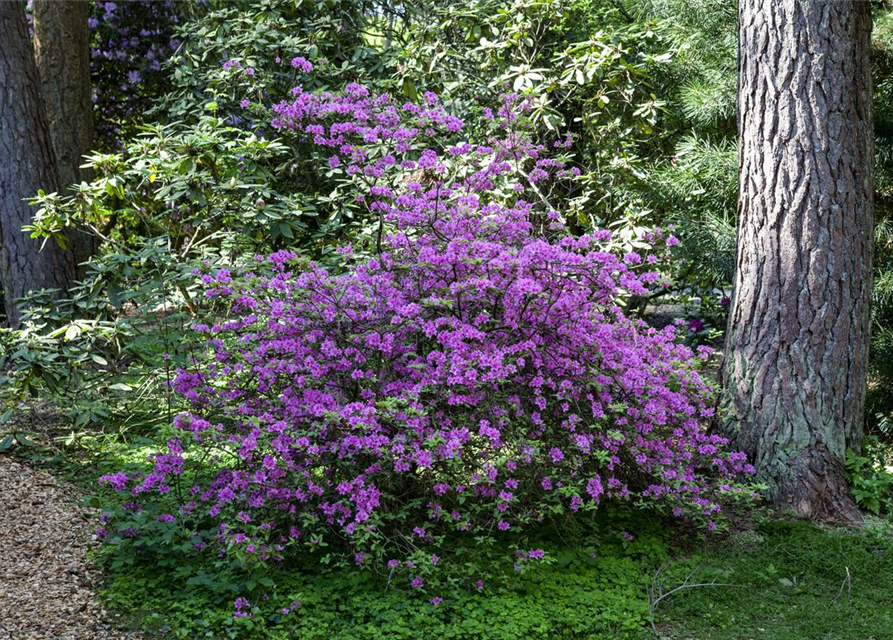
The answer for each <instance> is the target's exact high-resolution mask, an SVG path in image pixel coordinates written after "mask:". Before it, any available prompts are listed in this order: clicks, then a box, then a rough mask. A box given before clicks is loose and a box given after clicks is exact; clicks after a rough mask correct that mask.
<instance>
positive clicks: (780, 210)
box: [721, 0, 874, 521]
mask: <svg viewBox="0 0 893 640" xmlns="http://www.w3.org/2000/svg"><path fill="white" fill-rule="evenodd" d="M739 20H740V23H739V38H740V40H739V70H738V77H739V93H738V96H739V98H738V99H739V104H738V109H739V116H738V119H739V121H738V128H739V137H740V150H739V203H738V249H737V263H736V272H735V280H734V294H733V298H732V307H731V310H730V316H729V325H728V332H727V339H726V340H727V342H726V350H725V359H724V364H723V386H724V389H723V395H722V402H721V409H722V413H721V415H722V420H723V424H722V428H723V430H724V431H725V432H726V434H727V435H728V436H730V437H731V438H732V441H733V443H734V444H735V445H736V446H737V447H738V448H740V449H741V450H743V451H745V452H746V453H748V455H749V456H750V457H751V459H752V461H753V464H754V466H755V467H756V469H757V478H758V480H760V481H762V482H765V483H767V484H768V486H769V490H768V495H769V497H770V498H771V499H773V500H774V501H775V503H776V505H777V506H778V507H780V508H782V509H785V510H792V511H793V512H794V513H795V514H797V515H798V516H801V517H806V518H816V519H822V520H829V521H858V520H860V519H861V516H860V514H859V512H858V509H857V508H856V505H855V502H854V501H853V499H852V496H851V495H850V492H849V489H848V487H847V483H846V478H845V475H844V468H843V460H844V456H845V451H846V449H847V447H851V448H853V449H856V450H858V448H859V444H860V441H861V438H862V425H863V423H862V419H863V417H862V412H863V406H864V399H865V386H866V384H865V383H866V371H867V368H866V367H867V363H868V344H869V328H870V308H869V305H870V296H871V283H872V271H871V267H872V253H873V247H872V225H873V214H872V199H873V180H872V172H873V165H874V143H873V133H872V114H871V108H872V107H871V99H872V92H871V75H870V32H871V16H870V9H869V3H868V2H863V1H849V0H845V1H841V0H775V1H773V2H765V1H764V0H740V2H739Z"/></svg>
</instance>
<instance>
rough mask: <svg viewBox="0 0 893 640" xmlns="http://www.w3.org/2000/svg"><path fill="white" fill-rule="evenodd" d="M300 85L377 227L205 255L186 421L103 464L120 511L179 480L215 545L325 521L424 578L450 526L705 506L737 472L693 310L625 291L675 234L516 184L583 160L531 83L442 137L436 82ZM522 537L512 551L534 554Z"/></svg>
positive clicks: (497, 531) (500, 532)
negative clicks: (465, 129) (598, 222)
mask: <svg viewBox="0 0 893 640" xmlns="http://www.w3.org/2000/svg"><path fill="white" fill-rule="evenodd" d="M296 66H298V65H296ZM294 96H295V100H294V101H292V102H287V103H282V104H279V105H277V106H276V107H275V108H274V111H275V118H276V120H275V121H274V126H276V127H279V128H280V129H282V130H288V131H291V132H293V134H294V135H301V136H305V137H307V138H309V139H311V140H312V143H313V144H314V145H316V146H318V147H320V148H322V149H325V150H326V153H327V154H329V156H328V157H329V159H328V165H329V167H330V168H345V171H346V172H347V173H348V174H352V175H355V176H357V179H358V181H357V187H358V189H359V192H358V194H357V197H358V199H360V200H362V201H363V202H365V203H366V204H367V206H368V207H369V209H370V211H373V212H375V213H376V214H377V215H378V216H379V218H380V220H381V221H382V227H381V229H382V230H383V231H384V230H386V233H383V235H382V236H380V242H379V247H378V249H379V251H378V252H377V253H376V254H375V255H374V257H371V258H363V257H352V255H351V254H352V249H351V247H349V246H348V247H344V248H342V250H341V252H342V254H343V256H344V259H345V261H346V263H348V264H349V265H350V266H349V268H347V269H345V271H343V272H340V273H332V272H329V271H327V270H325V269H323V268H322V267H320V266H319V265H316V264H314V263H312V262H307V261H305V260H302V259H300V258H299V257H298V256H296V255H295V254H294V253H292V252H289V251H279V252H277V253H274V254H273V255H270V256H268V257H261V256H258V257H257V258H256V259H255V265H254V266H253V267H251V268H248V269H245V270H244V271H242V272H239V273H235V272H230V271H226V270H220V271H217V272H216V273H209V274H205V275H204V276H203V280H204V282H205V284H206V287H207V291H206V293H207V295H208V296H209V297H212V298H215V299H218V300H221V301H225V302H227V306H228V308H229V310H230V312H229V315H228V317H226V318H222V319H220V320H219V322H218V323H217V324H213V325H212V326H208V325H197V326H196V327H195V329H196V330H198V331H200V332H202V333H203V334H204V335H205V336H206V338H207V344H208V347H209V357H208V358H207V360H206V361H205V362H204V363H203V364H202V366H201V367H197V368H196V369H195V370H189V371H186V370H184V371H180V372H179V374H178V376H177V378H176V380H175V382H174V387H175V390H176V391H177V392H178V393H179V394H181V395H182V396H183V397H184V398H185V399H186V400H187V401H188V402H189V404H190V406H191V409H190V410H189V411H188V412H185V413H183V414H181V415H180V416H178V417H177V418H176V422H175V427H176V429H177V431H178V432H179V436H178V437H176V438H173V439H171V440H170V442H169V443H168V445H167V451H166V452H164V453H159V454H157V455H156V456H155V457H154V460H153V465H154V466H153V468H152V470H151V471H150V472H148V473H145V474H143V475H137V476H134V477H127V476H126V475H124V474H123V473H117V474H111V475H109V476H106V477H104V478H103V479H102V482H103V483H105V484H108V485H109V486H112V487H113V488H115V489H116V490H119V491H122V492H125V493H126V494H128V496H129V497H128V500H130V501H131V502H130V503H129V504H130V505H131V506H130V510H131V511H133V510H136V509H141V508H142V506H141V505H144V504H148V503H158V502H163V501H165V500H172V499H173V498H172V496H173V495H176V496H178V498H177V504H176V507H175V509H176V512H175V513H165V514H164V515H165V516H169V517H171V518H176V519H178V521H180V522H182V523H183V524H184V526H188V528H190V529H191V530H195V529H196V528H197V523H199V522H208V519H209V518H210V519H211V521H213V523H214V526H213V529H211V530H208V531H207V533H206V535H205V539H203V540H202V541H201V542H200V544H202V545H205V544H208V543H212V544H215V545H216V547H217V548H218V549H219V550H220V551H221V552H224V551H226V552H229V553H235V554H237V555H238V557H239V558H240V559H242V560H244V561H250V560H255V561H258V562H267V561H270V560H280V559H283V558H285V557H287V556H288V555H289V554H293V553H295V551H297V550H299V549H305V550H307V551H318V550H320V549H322V548H323V547H326V548H327V549H328V550H331V551H334V552H336V553H337V554H339V556H340V558H342V559H343V561H344V562H347V563H350V564H353V565H358V566H367V565H374V566H375V567H376V568H377V569H379V570H380V571H382V572H383V573H385V574H387V575H391V576H392V578H394V579H396V578H397V577H400V578H401V579H403V580H405V586H407V587H408V588H411V589H416V590H420V591H425V590H427V589H429V585H431V584H434V583H436V575H437V572H439V571H441V570H442V567H444V566H449V564H450V560H451V559H452V550H453V549H455V547H456V545H455V544H454V541H455V540H456V539H457V538H461V537H466V538H480V537H481V536H483V537H488V538H499V537H503V538H505V539H506V540H515V539H517V540H520V539H521V538H522V537H523V536H524V535H525V532H529V530H530V528H531V527H532V526H534V525H535V524H536V523H537V522H539V521H542V520H543V519H545V518H548V517H551V516H552V515H554V514H556V513H564V514H566V515H567V516H581V517H582V516H583V515H584V514H585V513H587V512H591V511H593V510H595V509H596V508H598V506H599V505H600V504H602V503H604V502H606V501H629V502H632V503H635V504H645V505H653V506H654V507H655V508H660V509H664V510H666V511H667V512H668V513H672V514H674V515H676V516H678V517H680V518H686V519H689V520H690V521H692V522H695V523H699V524H701V525H703V526H705V527H707V528H713V526H714V522H715V521H716V518H717V515H718V513H719V511H720V503H721V501H722V500H723V498H724V497H725V496H732V495H749V489H748V488H747V487H746V485H743V484H741V483H740V481H739V480H740V478H739V475H740V474H746V473H748V472H751V471H752V469H751V468H750V467H749V465H747V464H746V460H745V459H744V456H743V454H740V453H736V452H730V451H728V450H727V448H726V445H727V442H726V440H724V439H723V438H721V437H719V436H717V435H708V434H707V433H705V430H704V429H703V426H702V425H703V423H704V421H706V420H709V419H710V417H711V415H712V413H713V409H712V406H711V402H710V398H711V388H710V385H709V383H707V382H706V381H705V380H704V379H702V377H701V376H700V375H699V374H698V371H697V359H698V356H696V355H695V354H694V353H693V352H692V351H691V350H690V349H689V348H687V347H685V346H683V345H681V344H679V342H678V340H677V331H678V330H679V327H676V326H669V327H666V328H664V329H660V330H658V329H655V328H651V327H649V326H647V325H646V324H645V323H644V322H642V321H638V320H633V319H630V318H628V317H626V316H625V314H624V313H623V311H622V308H621V304H620V302H621V301H622V299H623V298H624V297H625V296H628V295H631V294H632V295H645V294H647V293H648V292H649V291H653V290H654V289H655V288H656V287H661V286H663V285H664V284H665V281H664V279H663V278H662V277H661V275H660V274H659V273H658V271H657V270H656V268H655V265H656V263H657V262H658V261H659V257H661V256H663V255H664V254H666V253H667V249H666V247H667V245H672V244H673V243H674V240H675V239H674V238H672V236H669V237H668V236H666V235H665V234H663V233H662V232H661V231H660V230H656V231H654V232H653V233H649V234H647V235H645V236H643V237H642V238H641V240H642V244H646V243H647V245H649V246H652V247H655V249H654V250H653V251H650V252H643V253H627V254H625V255H618V254H617V253H616V252H613V251H610V250H607V247H608V246H609V243H610V240H611V234H610V232H607V231H597V232H594V233H591V234H586V235H582V236H576V237H575V236H573V235H571V234H569V233H567V232H566V231H565V230H564V227H563V225H562V223H561V219H560V216H558V215H557V214H556V213H555V211H554V210H552V209H550V208H549V207H548V206H547V203H546V202H542V201H540V202H537V201H536V200H535V199H534V198H530V199H527V198H526V196H528V195H534V196H535V195H537V194H542V191H541V190H540V189H539V186H540V185H542V184H545V183H548V182H549V181H552V180H556V179H558V178H560V177H562V176H564V175H567V174H568V173H569V171H570V170H569V169H567V168H566V166H565V163H564V162H563V161H561V160H556V159H554V158H550V157H549V156H548V154H547V153H546V149H545V148H544V147H543V146H541V145H535V144H532V143H531V142H530V141H529V140H527V139H526V138H525V137H524V135H523V130H522V129H521V128H519V127H518V126H516V125H517V119H516V118H517V113H518V112H519V111H521V112H523V109H524V108H525V105H524V103H523V102H520V101H519V100H518V99H517V98H515V97H511V96H510V97H508V98H507V100H506V102H505V104H504V105H503V106H502V108H501V109H500V110H499V112H498V113H497V114H496V115H494V116H493V118H494V125H495V128H496V131H497V133H498V134H499V135H494V136H493V137H491V138H489V139H487V140H485V141H484V143H483V144H472V143H470V142H467V141H461V139H460V140H458V141H453V142H450V143H444V144H441V146H440V147H439V148H437V149H435V148H430V147H425V146H424V145H423V144H422V143H423V142H425V141H430V140H434V139H440V140H442V141H445V140H448V139H449V134H461V132H462V123H461V122H460V121H459V120H457V119H455V118H453V117H451V116H450V115H449V114H448V113H447V112H446V111H445V110H444V109H443V108H442V107H441V106H440V105H439V103H438V100H437V97H436V96H433V95H429V96H426V97H425V103H424V104H423V105H414V104H406V105H395V104H394V103H393V101H392V100H391V99H390V98H389V97H387V96H377V97H372V96H370V95H369V94H368V92H367V91H366V90H365V89H363V88H362V87H360V86H358V85H351V86H349V87H347V89H346V91H345V92H344V93H341V94H334V93H319V94H314V93H304V92H303V91H302V90H300V89H296V90H295V92H294ZM560 144H561V145H564V143H563V142H562V143H560ZM398 169H399V170H402V172H401V171H398ZM190 452H191V453H192V455H190ZM190 466H193V467H195V472H193V473H186V471H187V469H188V468H189V467H190ZM187 479H188V481H187ZM172 489H176V490H175V491H172ZM113 525H114V522H106V523H105V524H104V528H105V530H106V531H112V530H113ZM122 526H123V525H122ZM119 535H120V534H119ZM137 535H138V532H137ZM525 549H527V547H525V548H524V549H520V548H519V550H518V553H517V554H516V555H515V558H514V559H513V563H514V566H515V568H516V569H518V570H522V569H524V568H525V567H527V566H528V565H530V564H534V563H536V562H539V561H542V560H543V559H544V556H545V554H544V552H543V551H542V550H541V549H529V550H525ZM431 576H435V578H433V579H432V577H431ZM467 579H468V581H469V585H479V586H478V588H482V586H483V582H482V581H481V580H480V576H476V575H470V576H467ZM429 595H430V593H429ZM435 600H436V601H437V602H439V601H440V599H439V596H435V597H434V599H432V600H431V602H432V603H435V604H436V603H437V602H435Z"/></svg>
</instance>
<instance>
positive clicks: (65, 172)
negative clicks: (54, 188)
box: [31, 0, 93, 189]
mask: <svg viewBox="0 0 893 640" xmlns="http://www.w3.org/2000/svg"><path fill="white" fill-rule="evenodd" d="M90 9H91V4H90V3H89V2H83V1H81V0H34V4H33V9H32V12H31V15H32V16H33V18H34V61H35V62H36V64H37V72H38V75H39V76H40V87H41V92H42V94H43V102H44V106H45V107H46V114H47V125H49V131H50V138H51V139H52V142H53V151H54V152H55V154H56V169H57V171H58V174H59V184H60V186H61V187H62V188H63V189H64V188H66V187H67V186H68V185H71V184H75V183H77V182H80V181H81V180H83V179H86V175H85V173H84V171H83V170H81V169H80V165H81V164H83V157H84V155H86V154H87V153H89V152H90V148H91V146H92V145H93V103H92V100H91V94H90V92H91V84H90V31H89V29H88V28H87V18H88V17H89V15H90Z"/></svg>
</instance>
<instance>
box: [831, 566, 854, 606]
mask: <svg viewBox="0 0 893 640" xmlns="http://www.w3.org/2000/svg"><path fill="white" fill-rule="evenodd" d="M844 569H846V577H845V578H844V579H843V582H841V583H840V590H839V591H838V592H837V595H836V596H834V600H832V601H831V604H835V603H837V600H838V599H839V598H840V596H841V594H842V593H843V588H844V587H846V601H847V602H849V601H850V592H851V591H852V588H853V582H852V580H851V579H850V568H849V567H844Z"/></svg>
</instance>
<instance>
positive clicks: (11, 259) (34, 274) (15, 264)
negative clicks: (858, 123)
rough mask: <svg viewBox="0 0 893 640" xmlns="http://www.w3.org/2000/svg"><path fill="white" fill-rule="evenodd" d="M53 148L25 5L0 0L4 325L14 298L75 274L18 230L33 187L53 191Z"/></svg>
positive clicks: (65, 258)
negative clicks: (26, 199)
mask: <svg viewBox="0 0 893 640" xmlns="http://www.w3.org/2000/svg"><path fill="white" fill-rule="evenodd" d="M57 185H58V182H57V176H56V168H55V160H54V155H53V149H52V146H51V143H50V136H49V132H48V130H47V125H46V116H45V114H44V106H43V100H42V97H41V93H40V85H39V83H38V76H37V68H36V66H35V64H34V55H33V53H32V50H31V39H30V38H29V36H28V25H27V23H26V21H25V5H24V3H23V2H20V1H18V0H13V1H0V284H2V286H3V292H4V304H5V308H6V317H7V321H8V322H9V324H11V325H12V326H16V325H18V323H19V314H18V311H17V309H16V306H15V300H16V299H17V298H20V297H22V296H23V295H24V294H25V293H27V292H28V291H31V290H35V289H42V288H51V289H60V290H65V289H66V288H67V287H68V284H69V282H70V281H71V278H72V277H73V275H74V273H75V266H76V263H75V261H74V259H73V258H72V257H71V255H70V254H67V253H66V252H63V251H61V250H60V249H59V247H58V245H56V244H55V243H53V242H47V244H46V246H45V247H44V249H43V250H42V251H41V250H40V242H39V241H37V240H32V239H31V238H30V237H29V236H28V235H27V234H25V233H23V232H22V226H23V225H25V224H27V223H28V222H29V220H30V219H31V213H32V207H31V206H29V205H28V204H27V203H26V202H24V201H23V199H24V198H29V197H32V196H34V195H35V194H36V193H37V190H38V189H44V190H46V191H56V190H57Z"/></svg>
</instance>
